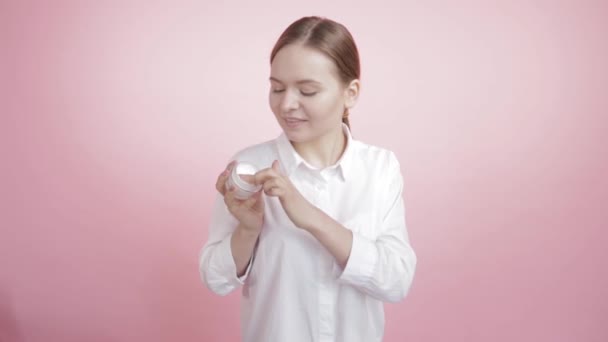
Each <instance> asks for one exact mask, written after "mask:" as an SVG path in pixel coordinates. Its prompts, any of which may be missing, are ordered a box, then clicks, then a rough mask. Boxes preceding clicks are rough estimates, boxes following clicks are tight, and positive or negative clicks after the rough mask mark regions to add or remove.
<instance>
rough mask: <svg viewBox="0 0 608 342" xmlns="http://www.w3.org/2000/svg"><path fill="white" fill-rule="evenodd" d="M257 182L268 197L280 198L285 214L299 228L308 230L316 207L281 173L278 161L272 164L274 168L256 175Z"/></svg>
mask: <svg viewBox="0 0 608 342" xmlns="http://www.w3.org/2000/svg"><path fill="white" fill-rule="evenodd" d="M255 182H256V184H261V185H262V186H263V189H264V193H265V194H266V195H268V196H272V197H278V198H279V200H280V202H281V205H282V206H283V209H284V210H285V213H286V214H287V216H289V218H290V219H291V221H292V222H293V223H294V224H295V225H296V226H297V227H299V228H302V229H307V227H308V225H310V221H311V218H313V217H314V216H313V215H314V214H315V212H316V207H314V206H313V205H312V204H311V203H310V202H308V201H307V200H306V198H304V196H302V194H301V193H300V192H299V191H298V189H296V187H295V186H294V185H293V183H291V181H290V180H289V178H288V177H287V176H286V175H284V174H283V173H282V172H281V170H280V168H279V161H278V160H275V161H274V162H273V163H272V167H270V168H267V169H264V170H261V171H259V172H258V173H256V174H255Z"/></svg>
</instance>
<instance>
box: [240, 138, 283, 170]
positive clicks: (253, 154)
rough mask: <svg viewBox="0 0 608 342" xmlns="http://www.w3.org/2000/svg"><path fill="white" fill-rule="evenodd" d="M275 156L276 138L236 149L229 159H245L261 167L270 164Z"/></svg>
mask: <svg viewBox="0 0 608 342" xmlns="http://www.w3.org/2000/svg"><path fill="white" fill-rule="evenodd" d="M277 156H278V153H277V148H276V139H272V140H267V141H264V142H261V143H257V144H254V145H250V146H248V147H245V148H243V149H241V150H239V151H237V152H236V153H235V154H234V155H233V156H232V158H231V159H230V160H231V161H232V160H236V161H239V162H243V161H246V162H248V163H251V164H254V165H256V166H258V167H260V168H263V167H268V165H271V164H272V161H273V160H275V159H277Z"/></svg>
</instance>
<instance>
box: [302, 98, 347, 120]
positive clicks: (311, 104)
mask: <svg viewBox="0 0 608 342" xmlns="http://www.w3.org/2000/svg"><path fill="white" fill-rule="evenodd" d="M342 107H343V104H342V103H341V102H340V101H337V100H336V97H335V96H333V95H332V96H322V97H318V98H316V99H311V100H310V101H308V102H307V103H306V108H307V109H308V113H309V115H310V116H312V117H315V118H319V119H328V118H331V117H333V116H337V115H342V113H341V111H340V110H341V108H342Z"/></svg>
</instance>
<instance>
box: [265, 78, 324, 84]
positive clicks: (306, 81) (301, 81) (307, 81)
mask: <svg viewBox="0 0 608 342" xmlns="http://www.w3.org/2000/svg"><path fill="white" fill-rule="evenodd" d="M270 80H271V81H275V82H278V83H283V82H281V81H280V80H279V79H277V78H275V77H272V76H271V77H270ZM305 83H316V84H321V82H319V81H315V80H312V79H304V80H299V81H296V84H305Z"/></svg>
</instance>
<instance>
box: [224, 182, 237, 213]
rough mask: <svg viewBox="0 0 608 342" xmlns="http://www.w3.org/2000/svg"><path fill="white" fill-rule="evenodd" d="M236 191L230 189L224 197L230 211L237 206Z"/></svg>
mask: <svg viewBox="0 0 608 342" xmlns="http://www.w3.org/2000/svg"><path fill="white" fill-rule="evenodd" d="M235 194H236V190H235V189H234V187H231V188H229V189H228V191H226V193H225V195H224V203H226V206H227V207H228V208H229V209H230V208H233V207H234V206H235V205H236V201H237V199H236V197H235Z"/></svg>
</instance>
